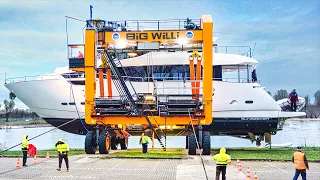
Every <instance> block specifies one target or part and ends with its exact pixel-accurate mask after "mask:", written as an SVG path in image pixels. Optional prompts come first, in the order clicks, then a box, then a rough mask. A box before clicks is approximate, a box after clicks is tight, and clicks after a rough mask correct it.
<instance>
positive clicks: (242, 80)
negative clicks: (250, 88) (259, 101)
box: [5, 74, 260, 84]
mask: <svg viewBox="0 0 320 180" xmlns="http://www.w3.org/2000/svg"><path fill="white" fill-rule="evenodd" d="M122 78H123V79H125V80H130V81H133V82H153V81H161V82H162V81H163V82H165V81H170V82H174V81H177V82H181V81H185V82H191V81H193V82H197V80H190V77H184V78H183V77H132V76H122ZM39 80H68V81H69V76H67V75H66V77H63V76H62V75H59V74H57V75H34V76H18V77H12V78H5V84H10V83H17V82H28V81H39ZM71 80H72V81H77V80H79V81H80V80H85V78H84V76H83V75H80V74H79V75H72V76H71ZM212 80H213V81H222V82H230V83H252V81H250V80H248V79H247V78H240V79H239V78H212ZM198 81H199V82H202V78H201V79H200V80H198ZM258 83H260V82H259V81H258Z"/></svg>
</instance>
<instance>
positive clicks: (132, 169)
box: [0, 155, 320, 180]
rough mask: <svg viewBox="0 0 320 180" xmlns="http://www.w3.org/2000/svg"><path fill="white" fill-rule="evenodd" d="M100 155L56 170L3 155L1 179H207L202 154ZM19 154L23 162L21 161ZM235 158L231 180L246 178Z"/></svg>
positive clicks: (208, 164) (312, 174) (280, 166)
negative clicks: (181, 156) (158, 157)
mask: <svg viewBox="0 0 320 180" xmlns="http://www.w3.org/2000/svg"><path fill="white" fill-rule="evenodd" d="M100 156H101V155H77V156H71V157H69V161H70V172H66V168H65V165H64V163H63V166H62V171H60V172H59V171H57V170H56V169H57V166H58V159H57V158H54V159H50V160H46V159H42V158H40V159H38V164H36V165H33V164H32V161H33V159H32V158H29V159H28V162H27V164H28V165H29V166H28V167H21V168H20V169H16V168H15V165H16V161H17V158H0V179H36V180H38V179H46V180H50V179H68V180H73V179H79V180H80V179H108V180H109V179H110V180H113V179H115V180H122V179H123V180H125V179H130V180H144V179H146V180H149V179H161V180H162V179H169V180H182V179H183V180H191V179H192V180H198V179H199V180H205V179H206V178H205V173H204V170H203V166H202V163H201V159H200V157H199V155H197V156H187V158H186V159H181V160H169V159H162V160H156V159H116V158H113V159H100V158H99V157H100ZM202 157H203V162H204V164H205V169H206V172H207V175H208V179H214V177H215V172H216V171H215V162H214V161H213V160H212V156H202ZM21 160H22V159H21V158H20V162H21ZM235 165H236V161H235V160H233V162H232V165H228V167H227V179H228V180H242V179H243V180H244V179H245V174H244V173H239V172H238V170H237V168H236V166H235ZM242 167H243V172H245V171H246V169H247V167H250V169H251V179H253V171H256V172H257V175H258V176H259V180H269V179H277V180H282V179H283V180H284V179H292V177H293V173H294V169H293V164H292V163H291V162H254V161H246V162H242ZM319 177H320V163H310V170H309V171H308V172H307V178H308V180H313V179H314V180H319V179H320V178H319Z"/></svg>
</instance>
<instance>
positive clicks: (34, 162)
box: [33, 156, 38, 164]
mask: <svg viewBox="0 0 320 180" xmlns="http://www.w3.org/2000/svg"><path fill="white" fill-rule="evenodd" d="M37 163H38V162H37V156H34V158H33V164H37Z"/></svg>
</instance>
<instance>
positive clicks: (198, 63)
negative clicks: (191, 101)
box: [195, 58, 202, 98]
mask: <svg viewBox="0 0 320 180" xmlns="http://www.w3.org/2000/svg"><path fill="white" fill-rule="evenodd" d="M201 69H202V68H201V59H200V58H198V60H197V74H196V89H195V90H196V92H195V93H196V94H197V98H199V93H200V76H201Z"/></svg>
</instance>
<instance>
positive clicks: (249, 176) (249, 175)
mask: <svg viewBox="0 0 320 180" xmlns="http://www.w3.org/2000/svg"><path fill="white" fill-rule="evenodd" d="M246 177H247V179H251V174H250V169H249V167H248V169H247V174H246Z"/></svg>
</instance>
